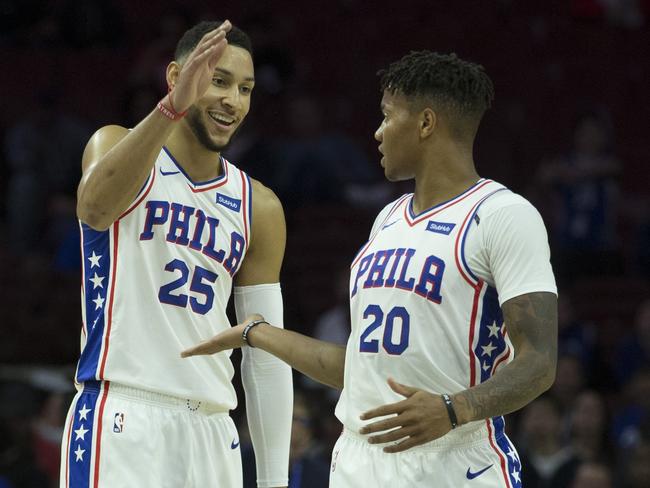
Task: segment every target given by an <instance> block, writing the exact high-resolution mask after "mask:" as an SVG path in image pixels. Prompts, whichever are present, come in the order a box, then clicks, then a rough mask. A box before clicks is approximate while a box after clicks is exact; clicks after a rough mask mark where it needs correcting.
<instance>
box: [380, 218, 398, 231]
mask: <svg viewBox="0 0 650 488" xmlns="http://www.w3.org/2000/svg"><path fill="white" fill-rule="evenodd" d="M397 222H399V219H397V220H393V221H392V222H391V223H390V224H386V225H384V226H383V227H382V228H381V230H384V229H386V228H387V227H390V226H391V225H395V224H396V223H397Z"/></svg>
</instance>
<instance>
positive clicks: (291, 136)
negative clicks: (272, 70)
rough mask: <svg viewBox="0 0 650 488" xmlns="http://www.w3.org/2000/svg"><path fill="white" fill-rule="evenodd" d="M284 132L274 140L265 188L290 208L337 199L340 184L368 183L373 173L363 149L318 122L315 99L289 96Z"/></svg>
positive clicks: (321, 113)
mask: <svg viewBox="0 0 650 488" xmlns="http://www.w3.org/2000/svg"><path fill="white" fill-rule="evenodd" d="M286 108H287V113H286V117H287V124H288V129H289V133H288V135H287V136H286V137H284V138H281V139H280V140H279V141H278V142H277V144H276V146H275V147H276V151H275V154H276V160H277V164H276V165H275V167H274V173H273V177H272V180H271V186H272V187H273V188H275V189H276V190H277V192H278V196H279V197H280V200H282V202H284V203H285V204H287V205H288V206H290V207H294V208H295V207H299V206H301V205H304V204H309V203H312V204H313V203H332V202H343V201H344V200H345V196H346V187H347V186H348V185H349V184H353V183H363V182H369V181H371V180H372V178H373V171H372V169H371V167H370V165H369V162H368V159H367V157H366V155H365V154H364V151H363V149H362V148H361V147H360V146H359V145H358V144H357V143H356V142H354V141H353V140H352V139H351V138H349V137H348V136H346V135H344V134H342V133H341V132H339V131H338V130H330V129H328V128H326V127H325V126H324V119H325V117H326V114H325V111H324V108H323V105H322V103H321V101H320V100H319V98H318V97H316V96H314V95H311V94H303V95H298V96H294V95H292V96H291V97H290V99H289V100H288V101H287V104H286Z"/></svg>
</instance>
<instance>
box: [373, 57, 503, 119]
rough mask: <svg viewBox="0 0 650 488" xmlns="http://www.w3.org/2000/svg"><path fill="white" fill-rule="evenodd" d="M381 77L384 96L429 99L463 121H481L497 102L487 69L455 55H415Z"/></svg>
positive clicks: (401, 61) (386, 71) (405, 58)
mask: <svg viewBox="0 0 650 488" xmlns="http://www.w3.org/2000/svg"><path fill="white" fill-rule="evenodd" d="M377 74H378V75H379V77H380V84H381V91H382V92H383V91H384V90H386V91H388V92H390V93H392V94H396V93H400V94H402V95H404V96H406V97H408V98H414V99H429V100H431V101H433V102H435V103H438V104H441V105H442V108H446V109H448V110H451V111H453V112H455V113H456V114H457V115H458V116H461V117H463V118H464V117H471V118H473V119H475V118H479V119H480V118H481V116H482V115H483V113H484V112H485V111H486V110H487V109H488V108H490V106H491V105H492V100H493V99H494V86H493V85H492V80H490V78H489V77H488V75H487V74H486V73H485V70H484V69H483V66H481V65H480V64H474V63H470V62H468V61H464V60H462V59H460V58H459V57H458V56H456V54H455V53H451V54H439V53H434V52H431V51H411V52H410V53H409V54H407V55H406V56H404V57H403V58H402V59H400V60H399V61H396V62H394V63H392V64H390V65H389V67H388V69H383V70H380V71H379V72H378V73H377Z"/></svg>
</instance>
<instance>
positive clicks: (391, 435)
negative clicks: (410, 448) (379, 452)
mask: <svg viewBox="0 0 650 488" xmlns="http://www.w3.org/2000/svg"><path fill="white" fill-rule="evenodd" d="M411 434H415V429H414V428H413V427H400V428H399V429H395V430H391V431H390V432H386V433H385V434H379V435H373V436H371V437H368V442H369V443H370V444H386V443H387V442H395V441H398V440H400V439H403V438H404V437H408V436H409V435H411Z"/></svg>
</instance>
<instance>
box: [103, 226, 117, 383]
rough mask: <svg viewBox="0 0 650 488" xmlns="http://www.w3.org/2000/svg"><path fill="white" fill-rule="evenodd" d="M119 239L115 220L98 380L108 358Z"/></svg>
mask: <svg viewBox="0 0 650 488" xmlns="http://www.w3.org/2000/svg"><path fill="white" fill-rule="evenodd" d="M119 237H120V221H119V220H117V221H115V223H113V255H112V256H111V259H112V260H113V263H112V264H113V270H112V273H111V278H112V281H111V294H110V296H109V300H108V316H107V317H106V319H105V322H104V327H105V329H104V353H103V355H102V365H101V366H100V368H99V378H98V379H100V380H101V379H104V367H105V366H106V358H107V357H108V343H109V338H110V335H111V324H112V323H113V303H114V298H115V281H116V278H117V247H118V240H119Z"/></svg>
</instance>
